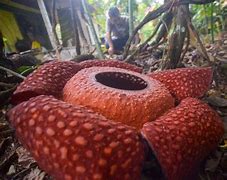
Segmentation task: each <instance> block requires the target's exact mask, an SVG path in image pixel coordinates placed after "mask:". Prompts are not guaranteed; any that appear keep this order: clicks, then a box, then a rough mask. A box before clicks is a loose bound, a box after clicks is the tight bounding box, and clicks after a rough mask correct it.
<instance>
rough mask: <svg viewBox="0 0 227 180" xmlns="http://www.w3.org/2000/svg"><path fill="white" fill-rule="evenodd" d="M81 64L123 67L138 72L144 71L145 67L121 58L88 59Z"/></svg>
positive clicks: (85, 66)
mask: <svg viewBox="0 0 227 180" xmlns="http://www.w3.org/2000/svg"><path fill="white" fill-rule="evenodd" d="M80 65H81V66H82V68H89V67H94V66H99V67H116V68H122V69H127V70H130V71H134V72H138V73H142V71H143V69H142V68H140V67H137V66H135V65H132V64H129V63H125V62H122V61H120V60H88V61H84V62H81V63H80Z"/></svg>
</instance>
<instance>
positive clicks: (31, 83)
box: [12, 61, 81, 104]
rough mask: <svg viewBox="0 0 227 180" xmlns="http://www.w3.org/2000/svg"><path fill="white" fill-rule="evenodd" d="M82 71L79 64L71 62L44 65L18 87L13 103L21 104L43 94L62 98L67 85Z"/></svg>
mask: <svg viewBox="0 0 227 180" xmlns="http://www.w3.org/2000/svg"><path fill="white" fill-rule="evenodd" d="M80 69H81V67H80V65H78V63H75V62H71V61H53V62H50V63H47V64H44V65H42V66H40V67H39V68H38V69H37V70H35V71H34V72H33V73H32V74H30V75H29V76H28V77H27V78H26V79H25V80H24V81H23V82H22V83H21V84H20V85H19V86H18V87H17V89H16V91H15V92H14V94H13V96H12V102H13V103H14V104H19V103H21V102H23V101H26V100H28V99H29V98H31V97H34V96H38V95H42V94H45V95H53V96H55V97H56V98H61V97H62V89H63V87H64V86H65V83H66V82H67V81H68V80H69V79H70V78H71V77H72V76H73V75H74V74H76V73H77V72H78V71H79V70H80Z"/></svg>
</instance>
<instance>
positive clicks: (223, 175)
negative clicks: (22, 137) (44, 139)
mask: <svg viewBox="0 0 227 180" xmlns="http://www.w3.org/2000/svg"><path fill="white" fill-rule="evenodd" d="M206 49H207V51H208V53H209V55H210V57H211V59H212V61H213V63H214V65H215V66H214V67H215V73H214V82H213V84H212V87H211V89H210V90H209V91H208V92H207V94H206V96H205V97H204V98H203V100H204V101H206V102H208V104H209V105H210V106H212V107H213V108H214V109H215V110H216V111H217V112H218V113H219V115H220V116H221V118H222V119H223V122H224V126H225V135H224V137H223V141H222V142H221V143H220V145H219V146H218V148H217V150H216V151H215V152H213V153H212V154H211V155H210V156H209V157H208V158H207V159H206V160H205V161H204V162H203V163H202V165H201V170H200V173H199V174H198V180H224V179H227V34H226V35H224V36H223V39H222V40H220V41H219V42H217V43H216V44H214V45H207V46H206ZM159 51H160V50H158V49H157V50H156V51H155V53H156V54H155V53H153V55H150V56H147V57H146V58H144V59H142V60H141V59H140V60H136V61H135V63H136V64H139V65H140V66H142V67H143V68H144V71H153V70H155V69H157V68H158V66H159V65H160V64H159V63H160V60H158V59H157V58H156V57H155V56H156V55H157V54H158V53H159ZM183 64H184V65H185V66H187V67H194V66H204V65H206V61H205V60H204V59H203V58H202V57H201V56H200V55H199V53H198V51H197V50H195V49H191V50H190V51H189V52H187V54H186V56H185V58H184V61H183ZM10 108H11V105H10V104H8V103H6V104H5V105H2V107H1V110H0V180H21V179H24V180H26V179H27V180H32V179H34V180H45V179H51V177H49V176H48V175H47V174H46V173H45V172H43V171H42V170H40V169H39V167H38V166H37V163H36V162H35V161H34V159H33V158H32V157H31V156H30V155H29V153H28V152H27V151H26V150H25V149H24V148H23V147H22V146H21V145H20V143H19V142H18V141H17V138H16V137H15V134H14V130H13V129H12V128H11V127H10V125H9V123H8V121H7V120H6V118H5V114H6V112H7V111H8V109H10ZM150 179H151V178H150Z"/></svg>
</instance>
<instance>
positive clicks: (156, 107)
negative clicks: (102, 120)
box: [63, 67, 174, 129]
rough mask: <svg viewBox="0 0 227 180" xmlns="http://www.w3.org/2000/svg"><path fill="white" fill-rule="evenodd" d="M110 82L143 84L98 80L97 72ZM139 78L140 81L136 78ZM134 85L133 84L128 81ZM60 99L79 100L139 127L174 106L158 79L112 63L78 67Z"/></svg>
mask: <svg viewBox="0 0 227 180" xmlns="http://www.w3.org/2000/svg"><path fill="white" fill-rule="evenodd" d="M100 73H101V74H102V73H103V74H105V75H103V78H106V81H108V82H111V79H112V78H114V79H113V80H112V81H113V83H115V82H117V81H118V80H119V79H126V80H127V81H130V82H133V83H134V84H136V87H137V86H138V87H140V86H141V87H145V84H147V86H146V87H145V88H143V89H140V90H125V89H120V87H121V86H124V85H125V83H127V82H121V83H120V82H119V84H116V86H119V87H118V88H113V87H109V86H106V85H103V84H101V83H100V82H98V80H97V75H98V74H100ZM137 78H140V80H142V81H140V80H139V79H137ZM131 86H134V85H130V87H131ZM63 100H64V101H65V102H69V103H71V104H75V105H76V104H80V105H83V106H86V107H88V108H91V109H93V110H94V111H95V112H99V113H101V114H102V115H104V116H105V117H107V118H108V119H111V120H114V121H118V122H122V123H124V124H127V125H130V126H133V127H136V128H137V129H140V128H141V127H142V126H143V124H144V123H145V122H148V121H152V120H155V119H156V118H157V117H159V116H160V115H162V114H163V113H164V112H165V111H167V110H168V109H169V108H171V107H173V106H174V99H173V98H172V96H171V95H170V93H169V91H168V90H167V89H166V88H165V87H164V86H163V85H161V84H160V83H159V82H158V81H156V80H153V79H151V78H149V77H147V76H145V75H142V74H139V73H136V72H132V71H128V70H124V69H119V68H112V67H92V68H87V69H83V70H81V71H79V72H78V73H77V74H76V75H75V76H73V78H71V79H70V80H69V81H68V82H67V84H66V85H65V87H64V89H63Z"/></svg>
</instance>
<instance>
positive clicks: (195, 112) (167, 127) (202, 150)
mask: <svg viewBox="0 0 227 180" xmlns="http://www.w3.org/2000/svg"><path fill="white" fill-rule="evenodd" d="M223 133H224V129H223V124H222V122H221V119H220V117H219V116H218V114H217V113H216V112H215V111H213V110H212V109H211V108H210V107H209V106H208V105H207V104H205V103H203V102H201V101H200V100H198V99H194V98H187V99H184V100H183V101H182V102H181V103H180V105H178V106H177V107H176V108H174V109H172V110H171V111H169V112H168V113H166V114H165V115H164V116H161V117H160V118H158V119H157V120H156V121H154V122H149V123H146V124H144V126H143V129H142V134H143V135H144V137H145V138H146V139H147V141H148V143H149V144H150V146H151V148H152V149H153V151H154V153H155V154H156V157H157V158H158V160H159V162H160V164H161V166H162V168H163V171H164V173H165V174H166V177H167V178H168V180H182V179H190V176H191V175H192V174H193V173H195V170H196V168H197V167H198V165H199V163H200V162H201V160H203V159H204V158H205V157H206V156H207V155H209V153H210V152H211V151H212V150H214V149H215V148H216V147H217V145H218V142H219V140H220V139H221V137H222V135H223Z"/></svg>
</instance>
